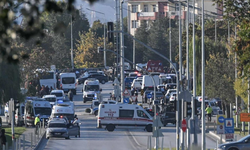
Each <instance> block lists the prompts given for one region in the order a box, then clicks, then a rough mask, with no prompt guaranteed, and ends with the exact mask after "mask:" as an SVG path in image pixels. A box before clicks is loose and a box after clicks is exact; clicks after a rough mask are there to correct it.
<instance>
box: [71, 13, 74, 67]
mask: <svg viewBox="0 0 250 150" xmlns="http://www.w3.org/2000/svg"><path fill="white" fill-rule="evenodd" d="M72 18H73V16H72V15H71V67H72V69H74V58H73V29H72V28H73V27H72V26H73V21H72Z"/></svg>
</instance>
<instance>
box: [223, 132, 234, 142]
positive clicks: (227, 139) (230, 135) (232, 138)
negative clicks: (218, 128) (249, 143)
mask: <svg viewBox="0 0 250 150" xmlns="http://www.w3.org/2000/svg"><path fill="white" fill-rule="evenodd" d="M225 137H226V141H233V140H234V134H233V133H227V134H226V135H225Z"/></svg>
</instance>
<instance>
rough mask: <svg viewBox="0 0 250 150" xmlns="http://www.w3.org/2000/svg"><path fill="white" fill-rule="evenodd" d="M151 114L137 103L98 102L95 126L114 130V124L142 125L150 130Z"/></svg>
mask: <svg viewBox="0 0 250 150" xmlns="http://www.w3.org/2000/svg"><path fill="white" fill-rule="evenodd" d="M152 124H153V120H152V116H150V114H149V113H148V112H147V111H146V110H145V109H143V108H142V107H141V106H139V105H134V104H121V103H118V104H112V105H110V104H100V105H99V112H98V119H97V127H102V126H106V129H107V130H108V131H114V129H115V127H116V126H136V127H137V126H143V127H145V129H146V130H147V131H148V132H152Z"/></svg>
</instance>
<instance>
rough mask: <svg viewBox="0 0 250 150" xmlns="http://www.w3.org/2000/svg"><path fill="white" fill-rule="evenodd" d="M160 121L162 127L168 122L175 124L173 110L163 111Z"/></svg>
mask: <svg viewBox="0 0 250 150" xmlns="http://www.w3.org/2000/svg"><path fill="white" fill-rule="evenodd" d="M161 122H162V124H163V125H164V127H165V126H166V125H167V124H168V123H172V124H174V125H176V116H175V112H164V113H163V114H162V115H161Z"/></svg>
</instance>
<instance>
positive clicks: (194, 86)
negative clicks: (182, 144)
mask: <svg viewBox="0 0 250 150" xmlns="http://www.w3.org/2000/svg"><path fill="white" fill-rule="evenodd" d="M195 59H196V53H195V0H193V102H192V108H195V105H196V62H195ZM195 111H196V110H195V109H192V119H194V120H195V121H196V116H195ZM195 123H197V122H195ZM195 131H196V130H194V134H193V144H194V145H197V134H196V132H195Z"/></svg>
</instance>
